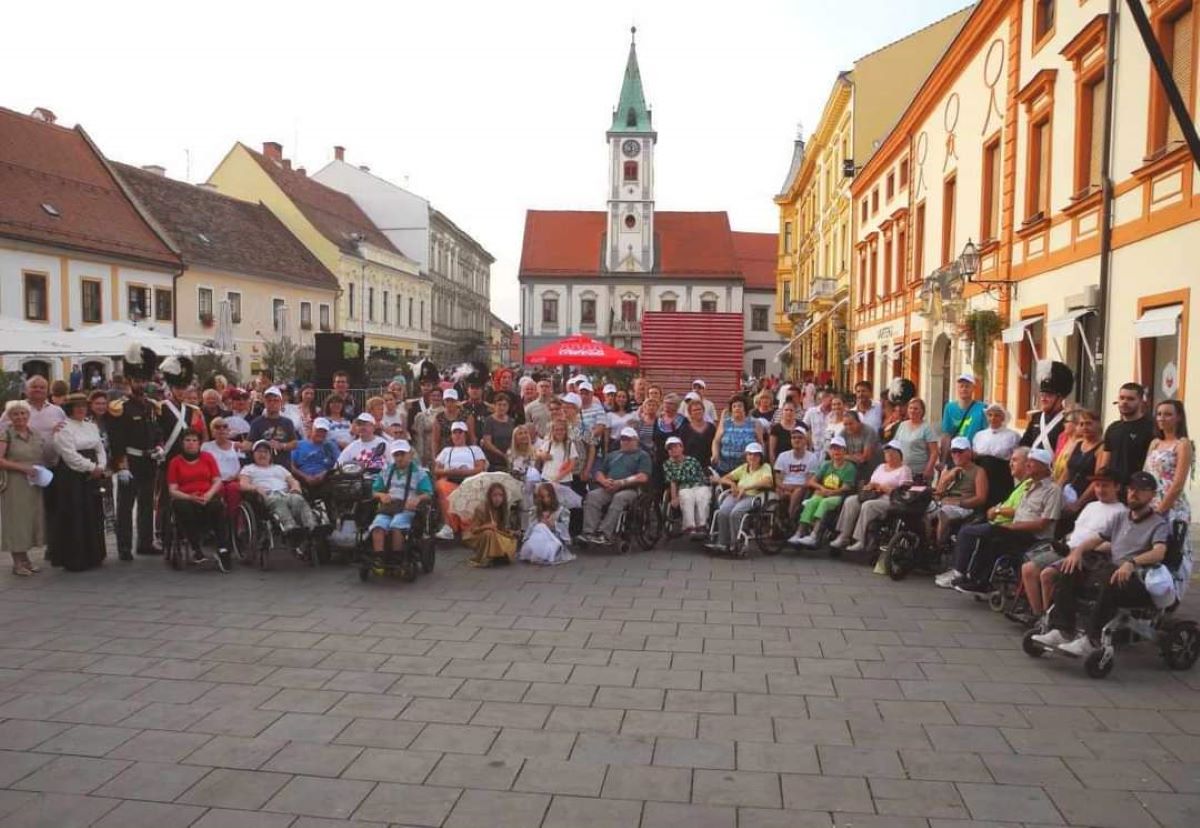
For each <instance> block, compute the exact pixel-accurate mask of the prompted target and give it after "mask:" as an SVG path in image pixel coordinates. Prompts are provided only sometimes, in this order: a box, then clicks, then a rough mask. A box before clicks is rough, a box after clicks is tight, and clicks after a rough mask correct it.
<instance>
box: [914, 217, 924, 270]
mask: <svg viewBox="0 0 1200 828" xmlns="http://www.w3.org/2000/svg"><path fill="white" fill-rule="evenodd" d="M912 245H913V279H924V278H925V202H924V201H922V202H921V203H920V204H918V205H917V211H916V217H915V218H913V241H912Z"/></svg>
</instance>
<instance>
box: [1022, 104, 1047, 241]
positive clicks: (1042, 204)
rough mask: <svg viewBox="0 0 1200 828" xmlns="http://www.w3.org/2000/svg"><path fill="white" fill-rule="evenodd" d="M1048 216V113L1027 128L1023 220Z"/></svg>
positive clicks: (1034, 219) (1033, 219)
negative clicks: (1026, 169)
mask: <svg viewBox="0 0 1200 828" xmlns="http://www.w3.org/2000/svg"><path fill="white" fill-rule="evenodd" d="M1049 215H1050V113H1049V112H1048V111H1047V112H1044V113H1043V114H1042V115H1041V117H1039V119H1038V120H1037V121H1035V122H1034V123H1033V124H1032V125H1031V126H1030V128H1029V176H1028V180H1027V181H1026V184H1025V220H1026V221H1036V220H1038V219H1042V218H1047V217H1049Z"/></svg>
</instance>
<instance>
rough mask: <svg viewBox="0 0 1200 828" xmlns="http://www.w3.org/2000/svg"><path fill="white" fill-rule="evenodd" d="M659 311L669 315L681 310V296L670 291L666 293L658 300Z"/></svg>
mask: <svg viewBox="0 0 1200 828" xmlns="http://www.w3.org/2000/svg"><path fill="white" fill-rule="evenodd" d="M658 309H659V310H661V311H666V312H667V313H674V312H675V311H677V310H679V296H678V295H677V294H675V293H672V292H670V291H668V292H666V293H664V294H663V295H662V296H660V297H659V299H658Z"/></svg>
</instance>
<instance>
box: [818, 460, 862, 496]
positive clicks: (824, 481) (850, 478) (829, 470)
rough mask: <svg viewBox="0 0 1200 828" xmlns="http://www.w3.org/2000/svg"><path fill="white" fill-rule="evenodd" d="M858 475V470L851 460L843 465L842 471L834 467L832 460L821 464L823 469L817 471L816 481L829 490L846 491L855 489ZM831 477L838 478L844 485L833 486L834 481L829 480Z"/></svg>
mask: <svg viewBox="0 0 1200 828" xmlns="http://www.w3.org/2000/svg"><path fill="white" fill-rule="evenodd" d="M857 475H858V469H857V468H856V467H855V465H854V464H853V463H851V462H850V461H849V460H847V461H846V462H845V463H842V467H841V468H840V469H839V468H836V467H835V466H834V465H833V461H832V460H826V461H825V462H824V463H822V464H821V468H819V469H817V474H816V477H815V478H814V479H815V480H816V481H817V482H818V483H820V484H821V485H822V486H824V487H825V488H827V489H837V488H843V489H845V488H853V487H854V480H855V478H856V477H857ZM831 476H832V477H834V478H836V479H837V480H838V481H841V484H842V485H841V486H835V485H833V482H834V481H833V480H830V479H828V478H830V477H831Z"/></svg>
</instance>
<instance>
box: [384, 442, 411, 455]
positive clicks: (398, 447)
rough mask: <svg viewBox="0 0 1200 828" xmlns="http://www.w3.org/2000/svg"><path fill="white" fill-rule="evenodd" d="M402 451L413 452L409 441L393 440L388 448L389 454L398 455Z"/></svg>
mask: <svg viewBox="0 0 1200 828" xmlns="http://www.w3.org/2000/svg"><path fill="white" fill-rule="evenodd" d="M401 451H406V452H407V451H412V446H410V445H409V444H408V440H403V439H401V440H393V441H392V443H391V444H390V445H389V446H388V454H396V453H398V452H401Z"/></svg>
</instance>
